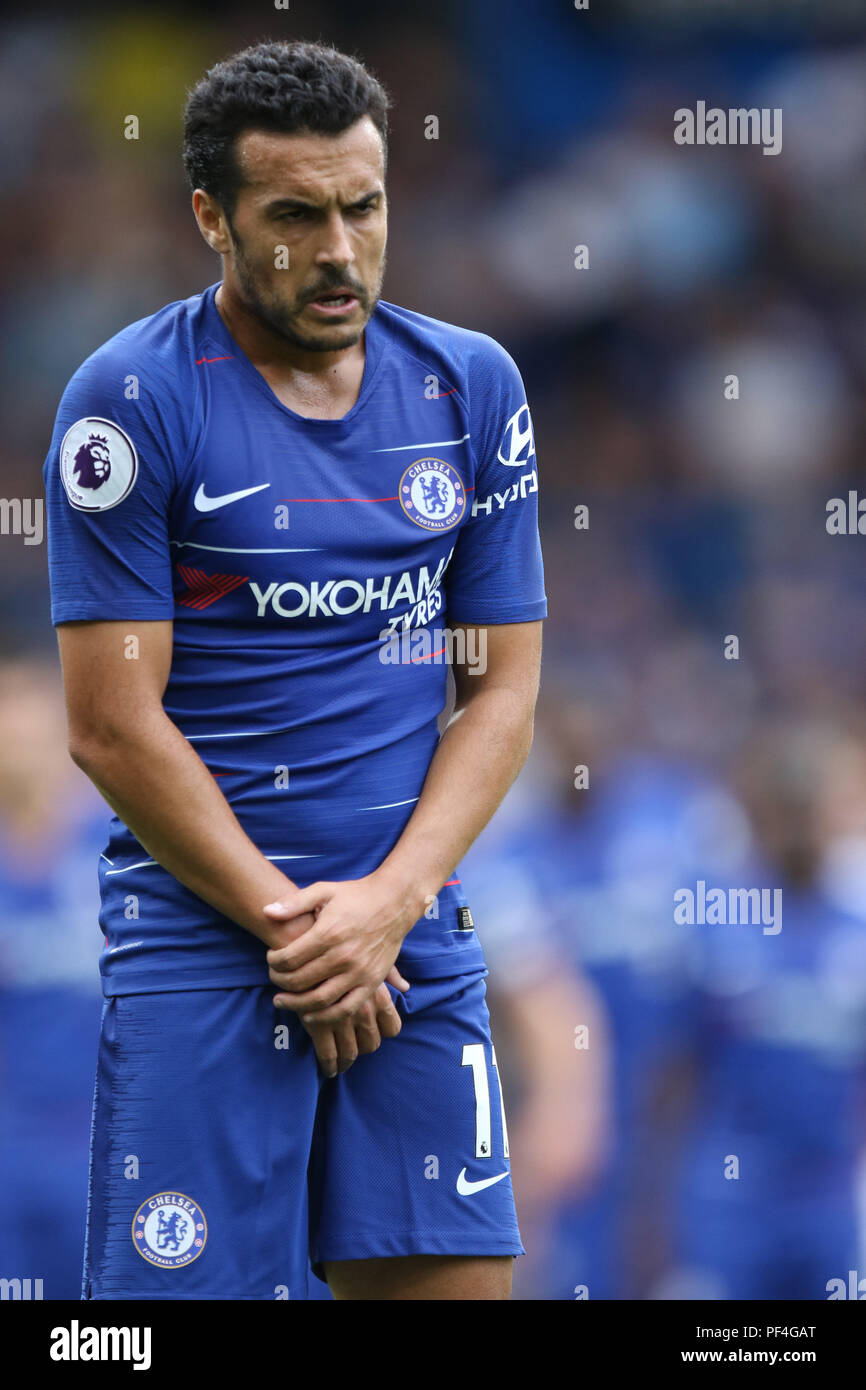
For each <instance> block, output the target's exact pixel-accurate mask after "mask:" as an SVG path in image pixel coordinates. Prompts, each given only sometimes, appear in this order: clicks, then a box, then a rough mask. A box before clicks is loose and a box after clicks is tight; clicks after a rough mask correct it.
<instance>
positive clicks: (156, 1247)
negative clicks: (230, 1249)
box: [132, 1192, 207, 1269]
mask: <svg viewBox="0 0 866 1390" xmlns="http://www.w3.org/2000/svg"><path fill="white" fill-rule="evenodd" d="M206 1242H207V1222H206V1220H205V1215H204V1212H203V1211H202V1209H201V1207H200V1206H199V1205H198V1204H197V1203H196V1202H193V1201H191V1200H190V1198H189V1197H185V1196H184V1194H183V1193H182V1192H157V1194H156V1196H154V1197H148V1199H147V1201H146V1202H142V1204H141V1206H140V1207H139V1208H138V1211H137V1212H136V1213H135V1216H134V1217H133V1218H132V1243H133V1245H134V1246H135V1248H136V1250H137V1251H138V1253H139V1255H141V1257H142V1259H145V1260H147V1261H148V1262H149V1263H150V1264H152V1265H156V1266H157V1267H158V1268H159V1269H180V1268H181V1266H182V1265H188V1264H192V1262H193V1260H197V1259H198V1257H199V1255H200V1254H201V1252H202V1250H204V1247H205V1244H206Z"/></svg>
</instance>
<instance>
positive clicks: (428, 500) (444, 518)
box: [397, 458, 466, 531]
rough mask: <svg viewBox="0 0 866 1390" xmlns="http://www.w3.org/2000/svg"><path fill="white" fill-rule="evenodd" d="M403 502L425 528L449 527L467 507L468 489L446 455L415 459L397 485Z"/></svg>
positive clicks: (459, 517)
mask: <svg viewBox="0 0 866 1390" xmlns="http://www.w3.org/2000/svg"><path fill="white" fill-rule="evenodd" d="M397 496H398V497H399V499H400V506H401V507H402V508H403V511H404V512H405V513H406V515H407V516H408V518H409V520H410V521H414V523H415V525H416V526H423V528H424V530H425V531H450V530H451V528H452V527H453V526H456V525H457V523H458V522H459V521H460V520H461V519H462V516H463V513H464V512H465V510H466V489H465V487H464V486H463V481H462V479H461V477H460V475H459V473H458V472H457V470H456V468H452V467H451V464H450V463H446V462H445V460H444V459H435V458H429V459H416V460H415V462H414V463H410V465H409V467H408V468H407V469H406V471H405V473H404V474H403V476H402V478H401V479H400V483H399V486H398V488H397Z"/></svg>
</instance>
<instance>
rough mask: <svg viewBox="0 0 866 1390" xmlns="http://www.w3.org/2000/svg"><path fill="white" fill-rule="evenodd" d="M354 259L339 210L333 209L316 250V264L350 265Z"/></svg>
mask: <svg viewBox="0 0 866 1390" xmlns="http://www.w3.org/2000/svg"><path fill="white" fill-rule="evenodd" d="M354 259H355V253H354V251H353V250H352V243H351V242H350V240H349V238H348V236H347V235H346V224H345V221H344V219H343V217H342V214H341V213H340V212H339V211H334V212H333V213H332V214H331V216H330V217H329V219H328V221H327V223H326V224H325V228H324V232H323V236H322V243H321V245H320V247H319V249H318V251H317V252H316V264H317V265H326V264H330V265H337V266H348V265H351V264H352V262H353V261H354Z"/></svg>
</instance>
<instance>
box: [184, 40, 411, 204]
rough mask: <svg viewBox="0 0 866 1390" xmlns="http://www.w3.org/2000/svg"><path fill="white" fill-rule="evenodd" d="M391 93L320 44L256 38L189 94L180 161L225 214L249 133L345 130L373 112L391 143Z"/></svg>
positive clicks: (234, 194) (345, 56)
mask: <svg viewBox="0 0 866 1390" xmlns="http://www.w3.org/2000/svg"><path fill="white" fill-rule="evenodd" d="M389 105H390V102H389V99H388V94H387V93H386V91H385V89H384V88H383V87H382V85H381V84H380V83H379V82H378V81H377V80H376V78H375V77H374V76H373V75H372V73H370V72H368V71H367V69H366V68H365V67H364V66H363V64H361V63H359V62H358V61H357V59H355V58H352V57H350V56H349V55H348V54H346V53H340V52H338V50H337V49H335V48H326V47H325V46H324V45H323V44H319V43H303V42H297V43H283V42H274V43H258V44H254V45H253V46H252V47H251V48H245V49H243V50H242V51H241V52H240V53H235V54H234V55H233V56H232V57H231V58H227V59H226V60H225V61H224V62H222V63H217V64H216V65H215V66H214V67H212V68H211V69H210V71H209V72H207V73H206V74H205V76H204V77H203V78H202V79H201V81H200V82H199V83H197V84H196V86H195V87H194V88H193V90H192V91H191V92H190V94H189V98H188V100H187V103H186V110H185V111H184V122H183V132H184V140H183V162H184V167H185V168H186V173H187V178H188V179H189V181H190V184H191V186H192V187H193V188H194V189H195V188H202V189H204V191H205V192H206V193H210V194H211V196H212V197H214V198H216V199H217V201H218V202H219V203H220V205H221V206H222V208H223V209H224V210H225V212H226V214H227V215H229V216H230V215H231V213H232V211H233V210H234V204H235V199H236V198H237V194H238V190H239V188H240V186H241V183H242V177H241V172H240V170H239V168H238V166H237V161H236V160H235V158H234V147H235V141H236V140H237V137H238V136H239V135H240V134H241V133H242V132H243V131H247V130H271V131H279V132H282V133H285V134H287V135H294V134H300V133H304V134H307V133H313V134H319V135H340V134H341V133H342V132H343V131H344V130H348V128H349V126H351V125H354V124H355V122H356V121H359V120H360V119H361V117H362V116H369V117H370V119H371V121H372V122H373V124H374V125H375V127H376V129H377V130H378V132H379V134H380V135H381V137H382V144H383V146H385V145H386V140H387V134H388V107H389Z"/></svg>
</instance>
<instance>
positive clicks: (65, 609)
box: [45, 285, 547, 994]
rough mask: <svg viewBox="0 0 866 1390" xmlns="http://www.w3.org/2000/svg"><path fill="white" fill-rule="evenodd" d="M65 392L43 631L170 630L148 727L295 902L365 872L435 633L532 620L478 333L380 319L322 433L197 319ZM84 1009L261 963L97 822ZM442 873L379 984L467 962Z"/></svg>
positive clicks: (414, 725) (201, 300)
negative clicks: (175, 743)
mask: <svg viewBox="0 0 866 1390" xmlns="http://www.w3.org/2000/svg"><path fill="white" fill-rule="evenodd" d="M217 288H218V286H217V285H212V286H210V288H209V289H207V290H205V291H204V292H203V293H202V294H198V295H194V296H192V297H191V298H189V299H187V300H183V301H178V302H177V303H174V304H170V305H168V306H167V307H166V308H164V309H162V310H160V311H159V312H158V313H156V314H154V315H152V316H151V317H150V318H146V319H143V320H141V321H140V322H138V323H134V324H132V325H130V326H129V327H128V328H126V329H124V330H123V331H122V332H120V333H118V334H117V335H116V336H115V337H114V338H112V339H110V340H109V341H108V342H107V343H105V344H104V345H103V346H102V347H101V348H99V349H98V351H96V352H95V353H94V354H93V355H92V356H91V357H90V358H88V360H87V361H86V362H85V363H84V364H83V365H82V366H81V367H80V368H79V370H78V371H77V372H76V373H75V375H74V377H73V378H72V380H71V382H70V384H69V386H68V387H67V389H66V392H65V393H64V396H63V399H62V401H61V404H60V408H59V412H58V416H57V422H56V426H55V430H54V435H53V438H52V441H51V447H50V450H49V453H48V457H47V459H46V463H45V486H46V496H47V516H48V556H49V565H50V572H51V590H52V620H53V622H54V623H55V624H57V623H66V622H71V621H75V620H86V619H91V620H94V619H97V620H114V621H124V620H126V621H133V620H137V619H138V620H141V619H152V620H154V619H172V620H173V622H174V654H173V661H172V666H171V673H170V677H169V682H168V687H167V689H166V692H165V696H164V706H165V710H166V713H167V714H168V716H169V718H170V719H171V720H172V721H173V722H174V723H175V724H176V725H177V727H178V728H179V729H180V730H181V732H182V733H183V734H184V736H185V737H186V738H187V739H188V740H189V742H190V743H191V744H192V746H193V747H194V748H195V750H196V752H197V753H198V754H199V756H200V757H201V758H202V760H203V761H204V763H205V764H206V765H207V767H208V768H209V769H210V770H211V772H212V773H213V776H214V777H215V778H216V779H218V785H219V787H220V790H221V791H222V792H223V794H224V795H225V797H226V799H227V800H228V802H229V804H230V805H231V807H232V809H233V811H234V813H235V815H236V816H237V818H238V820H239V822H240V824H241V826H242V827H243V829H244V830H245V832H246V833H247V834H248V835H249V837H250V838H251V839H252V840H253V842H254V843H255V844H256V845H257V846H258V847H259V849H260V850H261V851H262V853H263V854H265V855H266V856H267V857H268V858H269V859H271V860H273V861H274V862H275V863H276V864H278V865H279V867H281V868H282V869H283V870H284V871H285V872H286V873H287V874H288V876H289V877H290V878H291V879H292V880H293V881H294V882H296V883H297V884H299V885H300V886H306V885H307V884H309V883H312V882H315V881H316V880H319V879H331V880H337V879H352V878H358V877H361V876H362V875H364V874H367V873H370V872H372V871H373V870H374V869H376V868H377V867H378V866H379V864H381V862H382V860H383V859H384V858H385V857H386V856H387V854H388V853H389V852H390V850H391V849H392V848H393V846H394V845H395V843H396V842H397V840H398V839H399V837H400V834H401V832H402V830H403V828H404V826H405V824H406V822H407V820H408V819H409V817H410V816H411V814H412V811H413V809H414V806H415V804H416V802H417V800H418V797H419V795H420V792H421V789H422V785H423V782H424V778H425V776H426V773H427V769H428V767H429V764H430V761H431V758H432V756H433V753H434V751H435V749H436V744H437V742H438V738H439V732H438V725H437V718H438V716H439V714H440V712H441V711H442V709H443V707H444V705H445V703H446V698H447V669H448V667H447V662H446V657H447V649H446V643H445V641H444V638H443V632H444V631H445V629H446V627H447V625H448V624H449V623H471V624H494V623H514V622H529V621H534V620H537V619H540V618H543V617H544V616H545V615H546V611H547V608H546V600H545V593H544V578H543V570H542V561H541V553H540V545H539V539H538V526H537V508H536V502H537V496H536V494H537V486H538V483H537V473H536V463H535V447H534V440H533V432H532V423H531V419H530V415H529V409H528V406H527V404H526V397H525V393H524V388H523V384H522V382H521V379H520V375H519V373H518V371H517V368H516V367H515V365H514V363H513V361H512V359H511V358H510V357H509V355H508V354H507V353H506V352H505V351H504V349H503V348H502V347H500V346H499V344H497V343H496V342H494V341H493V340H492V339H491V338H489V337H487V336H486V335H484V334H481V333H476V332H470V331H468V330H465V329H461V328H457V327H454V326H452V325H450V324H446V323H442V322H439V321H438V320H435V319H432V318H428V317H425V316H424V315H422V314H417V313H414V312H411V311H410V310H407V309H403V308H399V307H397V306H396V305H393V304H389V303H386V302H384V301H383V302H380V303H379V305H378V306H377V308H376V310H375V312H374V313H373V315H372V317H371V319H370V321H369V323H368V325H367V328H366V339H365V341H366V360H365V367H364V376H363V381H362V385H361V390H360V394H359V397H358V400H357V402H356V403H355V405H354V406H353V407H352V409H351V410H350V411H349V412H348V413H347V414H346V415H344V416H343V417H342V418H341V419H338V420H319V419H308V418H305V417H303V416H301V415H299V414H297V413H296V412H295V411H293V410H291V409H289V408H288V407H287V406H285V405H283V404H282V403H281V402H280V401H279V400H278V398H277V397H276V395H275V394H274V392H273V391H272V390H271V388H270V387H269V386H268V384H267V383H266V381H265V379H264V377H263V376H262V375H261V374H260V373H259V372H258V371H257V369H256V368H255V367H254V366H253V364H252V362H251V361H250V360H249V358H248V357H246V355H245V354H244V353H243V352H242V351H241V349H240V347H239V346H238V344H237V343H236V342H235V340H234V338H233V337H232V336H231V334H230V333H229V331H228V329H227V328H226V326H225V325H224V323H223V321H222V319H221V317H220V314H219V311H218V310H217V308H216V305H215V303H214V296H215V293H216V290H217ZM100 886H101V902H102V907H101V913H100V923H101V926H102V930H103V933H104V935H105V938H106V946H105V950H104V952H103V955H102V960H101V969H102V975H103V981H104V987H105V990H106V993H108V994H120V993H137V992H142V991H150V990H163V989H180V988H189V987H190V986H192V987H196V986H202V987H205V986H210V987H213V988H216V987H223V986H230V985H242V984H256V983H260V982H262V981H264V980H266V979H267V969H266V963H265V958H264V947H263V945H262V943H261V942H260V941H258V940H257V939H256V938H255V937H253V936H252V935H251V934H250V933H248V932H246V931H244V930H243V929H242V928H241V927H239V926H237V925H236V924H234V923H232V922H231V921H229V920H228V919H227V918H226V917H224V916H222V915H221V914H220V913H218V912H217V911H215V910H214V909H213V908H211V907H210V906H209V905H208V904H207V903H205V902H204V901H203V900H202V899H200V898H199V897H197V896H196V895H195V894H194V893H191V892H190V891H189V890H188V889H186V888H185V887H183V886H182V885H181V884H180V883H179V882H178V881H177V880H176V879H174V878H173V877H172V876H171V875H170V874H169V873H167V872H166V871H165V870H164V869H163V868H162V867H161V866H160V865H159V864H157V863H155V862H154V861H153V860H152V859H151V858H150V856H149V855H148V854H147V853H146V852H145V851H144V850H143V848H142V846H141V845H140V844H139V843H138V842H137V840H136V839H135V837H134V836H133V835H132V834H131V833H130V831H129V830H128V829H127V827H126V826H124V825H123V824H122V823H121V822H120V821H119V820H118V819H117V818H115V819H113V820H112V822H111V828H110V838H109V842H108V845H107V847H106V849H105V853H104V855H103V856H102V857H101V860H100ZM464 905H466V898H465V896H464V894H463V888H462V885H461V882H460V866H459V865H455V866H454V871H453V873H451V874H450V875H449V879H448V881H447V883H446V885H445V886H444V887H443V888H442V889H441V891H440V893H439V894H438V896H437V899H436V901H435V902H434V903H433V904H431V906H430V907H429V908H428V910H427V912H426V913H425V915H424V917H422V918H421V920H420V921H419V922H418V923H416V924H415V926H414V927H413V928H412V930H411V931H410V933H409V935H408V936H407V938H406V940H405V942H404V946H403V949H402V952H401V955H400V957H399V961H400V963H401V964H402V965H403V966H404V967H405V968H407V969H409V970H411V972H412V973H414V974H415V975H417V976H429V977H435V976H439V975H443V976H444V975H450V974H452V973H460V972H462V971H465V970H469V969H472V968H473V967H474V966H476V965H477V964H478V963H480V962H482V960H483V956H482V952H481V947H480V945H479V944H478V942H477V940H476V938H475V935H474V932H473V931H471V930H469V931H467V930H462V929H461V919H460V918H459V916H458V911H457V909H458V908H459V907H461V906H464Z"/></svg>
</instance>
